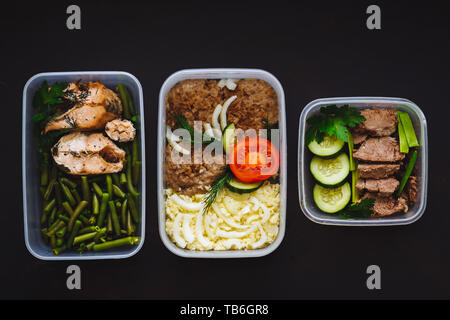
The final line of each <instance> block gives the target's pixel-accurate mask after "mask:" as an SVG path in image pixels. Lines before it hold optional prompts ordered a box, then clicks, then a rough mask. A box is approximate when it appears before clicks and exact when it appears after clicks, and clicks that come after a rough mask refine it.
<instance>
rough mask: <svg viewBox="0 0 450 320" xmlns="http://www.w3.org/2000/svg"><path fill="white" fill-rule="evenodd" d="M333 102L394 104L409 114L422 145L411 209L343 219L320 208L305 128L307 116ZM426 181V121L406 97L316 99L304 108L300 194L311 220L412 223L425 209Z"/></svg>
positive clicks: (361, 105) (351, 223)
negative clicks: (398, 212) (315, 195)
mask: <svg viewBox="0 0 450 320" xmlns="http://www.w3.org/2000/svg"><path fill="white" fill-rule="evenodd" d="M330 104H336V105H338V106H342V105H346V104H348V105H350V107H355V108H358V109H365V108H368V107H380V108H394V109H396V110H401V111H405V112H407V113H408V114H409V116H410V117H411V121H412V123H413V126H414V129H415V131H416V135H417V137H418V139H419V144H420V146H419V148H418V150H419V156H418V158H417V162H418V164H416V165H417V166H418V172H417V178H418V199H417V202H416V203H415V204H414V205H413V206H411V207H410V208H409V210H408V212H406V213H403V214H394V215H392V216H387V217H380V218H361V219H343V218H340V217H339V216H337V215H335V214H334V215H333V214H326V213H323V212H322V211H320V210H319V209H318V208H317V206H316V205H315V203H314V199H313V187H314V184H315V180H314V178H313V176H312V175H311V173H310V171H309V164H310V162H311V159H312V157H313V156H312V154H311V152H310V151H309V150H308V149H307V146H306V145H305V132H306V128H307V123H306V120H307V119H308V118H309V117H311V116H313V115H314V114H317V113H318V112H319V110H320V108H321V107H324V106H327V105H330ZM427 185H428V140H427V122H426V119H425V116H424V114H423V113H422V111H421V110H420V108H419V107H418V106H417V105H415V104H414V103H413V102H411V101H409V100H406V99H399V98H381V97H349V98H328V99H318V100H314V101H312V102H310V103H309V104H308V105H307V106H306V107H305V108H304V109H303V111H302V113H301V115H300V125H299V135H298V195H299V201H300V207H301V208H302V211H303V213H304V214H305V215H306V216H307V217H308V218H309V219H310V220H312V221H314V222H316V223H321V224H328V225H345V226H389V225H402V224H409V223H413V222H415V221H417V220H418V219H419V218H420V217H421V216H422V214H423V212H424V211H425V206H426V203H427Z"/></svg>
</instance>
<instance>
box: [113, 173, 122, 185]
mask: <svg viewBox="0 0 450 320" xmlns="http://www.w3.org/2000/svg"><path fill="white" fill-rule="evenodd" d="M112 179H113V183H114V184H116V185H120V178H119V174H118V173H113V174H112Z"/></svg>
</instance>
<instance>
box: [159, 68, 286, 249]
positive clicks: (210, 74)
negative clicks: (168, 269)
mask: <svg viewBox="0 0 450 320" xmlns="http://www.w3.org/2000/svg"><path fill="white" fill-rule="evenodd" d="M230 78H231V79H244V78H253V79H261V80H264V81H266V82H267V83H268V84H269V85H271V86H272V88H273V89H274V90H275V92H276V93H277V96H278V106H279V128H280V150H279V151H280V158H281V159H280V195H281V202H280V226H279V232H278V235H277V238H276V239H275V241H274V242H272V243H271V244H270V245H268V246H267V247H265V248H261V249H254V250H226V251H212V250H211V251H194V250H188V249H182V248H180V247H178V246H177V245H176V244H174V243H173V242H172V241H171V240H170V238H169V236H168V235H167V233H166V230H165V225H166V223H165V222H166V214H165V198H164V185H165V181H164V167H165V157H164V155H165V146H166V143H165V141H166V138H165V137H166V109H165V103H166V97H167V94H168V93H169V91H170V89H171V88H172V87H173V86H174V85H175V84H177V83H178V82H179V81H182V80H186V79H230ZM285 117H286V116H285V102H284V91H283V87H282V86H281V84H280V82H279V81H278V80H277V79H276V78H275V77H274V76H273V75H272V74H270V73H268V72H266V71H263V70H258V69H189V70H181V71H178V72H176V73H174V74H172V75H171V76H170V77H169V78H167V80H166V81H165V82H164V84H163V85H162V87H161V91H160V93H159V115H158V149H157V157H158V158H157V164H158V169H157V174H158V204H159V235H160V237H161V240H162V242H163V243H164V245H165V246H166V247H167V249H169V250H170V251H171V252H172V253H174V254H176V255H178V256H181V257H188V258H248V257H261V256H265V255H267V254H269V253H271V252H273V251H274V250H275V249H276V248H278V246H279V245H280V243H281V241H282V240H283V238H284V232H285V228H286V187H287V180H286V179H287V176H286V170H287V167H286V156H287V152H286V119H285Z"/></svg>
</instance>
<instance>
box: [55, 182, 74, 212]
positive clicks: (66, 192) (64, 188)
mask: <svg viewBox="0 0 450 320" xmlns="http://www.w3.org/2000/svg"><path fill="white" fill-rule="evenodd" d="M61 179H63V178H61ZM61 179H59V184H60V186H61V189H62V191H63V193H64V196H65V197H66V199H67V201H69V204H70V205H71V206H74V205H76V204H77V202H76V201H75V198H74V197H73V195H72V193H71V192H70V190H69V188H68V187H67V186H66V185H65V184H64V183H62V182H61Z"/></svg>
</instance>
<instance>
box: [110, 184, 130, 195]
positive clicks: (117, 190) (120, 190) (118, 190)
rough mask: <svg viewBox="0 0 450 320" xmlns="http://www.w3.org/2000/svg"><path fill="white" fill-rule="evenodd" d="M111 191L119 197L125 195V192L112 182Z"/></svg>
mask: <svg viewBox="0 0 450 320" xmlns="http://www.w3.org/2000/svg"><path fill="white" fill-rule="evenodd" d="M113 191H114V194H115V195H116V196H118V197H119V198H125V197H126V196H127V195H126V194H125V192H123V191H122V189H120V187H118V186H117V185H115V184H113Z"/></svg>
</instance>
